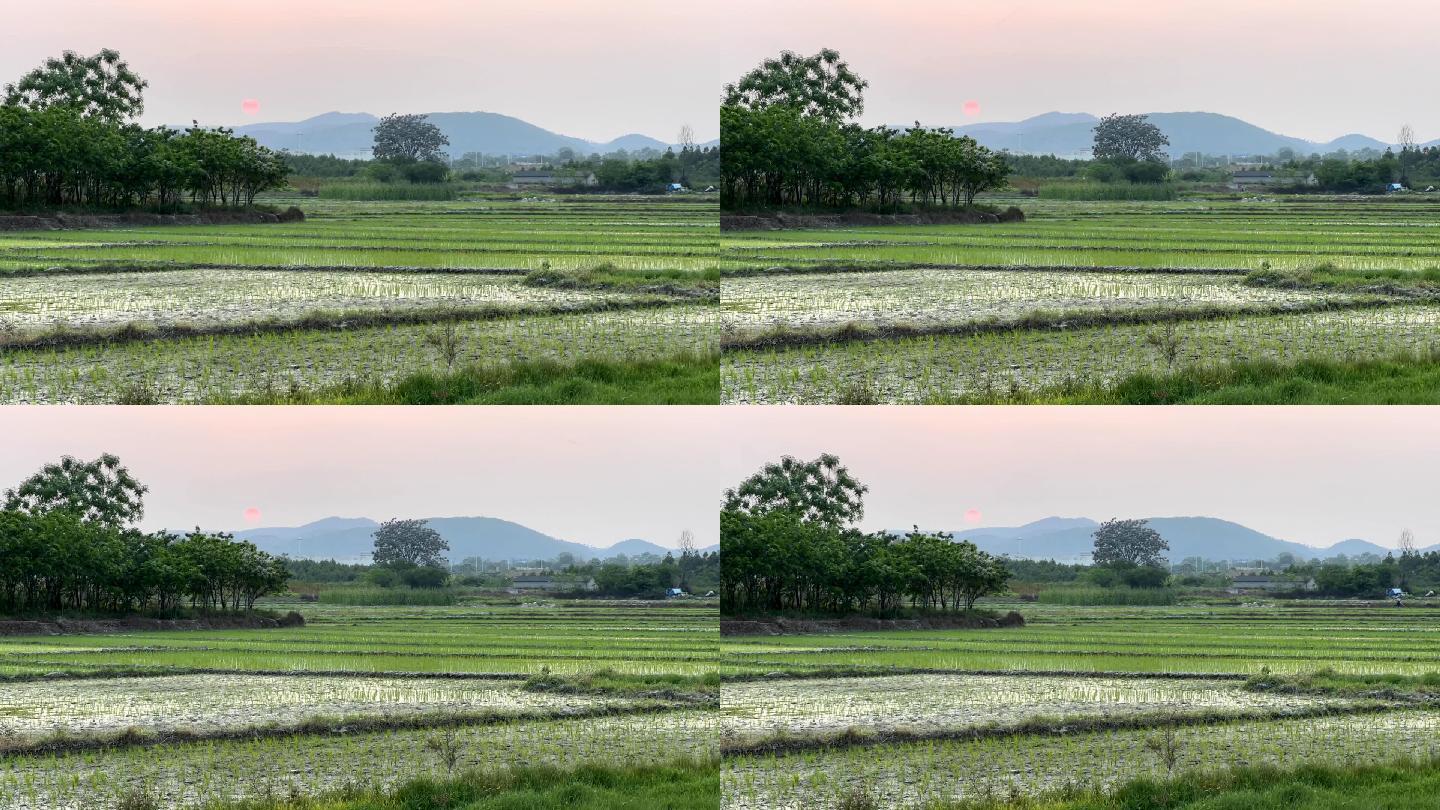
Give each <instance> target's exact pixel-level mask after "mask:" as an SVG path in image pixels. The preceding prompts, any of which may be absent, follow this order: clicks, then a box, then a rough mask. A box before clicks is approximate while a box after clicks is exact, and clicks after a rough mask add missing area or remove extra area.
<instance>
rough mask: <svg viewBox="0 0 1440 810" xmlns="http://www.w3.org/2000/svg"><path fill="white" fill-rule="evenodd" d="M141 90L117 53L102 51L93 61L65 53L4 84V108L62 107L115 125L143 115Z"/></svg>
mask: <svg viewBox="0 0 1440 810" xmlns="http://www.w3.org/2000/svg"><path fill="white" fill-rule="evenodd" d="M147 86H148V83H147V82H146V81H145V80H144V79H142V78H140V77H139V76H137V75H136V74H135V73H134V72H132V71H131V70H130V66H129V65H127V64H126V63H125V61H124V60H122V59H121V58H120V54H119V53H118V52H117V51H114V50H111V49H109V48H105V49H104V50H102V51H100V52H99V53H97V54H95V55H94V56H81V55H79V54H77V53H75V52H74V51H66V52H65V53H64V54H62V55H61V56H60V57H59V58H54V57H52V58H50V59H46V60H45V64H44V65H42V66H41V67H38V68H36V69H34V70H32V71H30V72H29V73H27V74H25V75H24V76H23V77H22V78H21V79H20V80H19V81H17V82H13V83H11V84H7V85H5V104H7V105H14V106H19V107H26V108H28V109H31V110H43V109H47V108H50V107H63V108H66V109H70V110H73V111H74V112H76V113H78V114H79V115H82V116H85V117H87V118H97V119H100V120H102V121H106V122H109V123H119V122H121V121H126V120H129V119H131V118H134V117H135V116H138V115H139V114H140V113H142V112H144V110H145V102H144V100H143V99H142V97H141V95H142V93H143V92H144V90H145V88H146V87H147Z"/></svg>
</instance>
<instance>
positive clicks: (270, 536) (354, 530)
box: [236, 517, 668, 561]
mask: <svg viewBox="0 0 1440 810" xmlns="http://www.w3.org/2000/svg"><path fill="white" fill-rule="evenodd" d="M377 525H379V524H377V523H376V522H375V521H373V520H370V519H369V518H325V519H323V520H317V521H315V522H313V523H308V524H306V525H305V526H293V527H274V528H263V529H247V530H245V531H241V532H236V537H239V538H242V539H245V540H249V541H250V542H252V543H254V544H255V545H257V546H259V547H260V548H261V549H263V550H265V551H268V552H271V553H272V554H289V555H291V556H293V557H308V558H312V559H330V558H334V559H340V560H355V559H359V558H362V557H365V556H367V555H369V553H370V551H371V549H372V548H373V547H374V539H373V538H372V537H371V534H372V533H373V532H374V531H375V527H376V526H377ZM429 525H430V528H432V529H434V530H435V531H437V532H439V533H440V536H441V537H443V538H445V540H446V542H448V543H449V544H450V551H449V552H448V555H447V556H449V558H450V559H451V560H456V561H458V560H462V559H464V558H466V557H484V558H485V559H489V560H515V559H552V558H554V557H556V556H559V555H560V554H562V553H566V552H568V553H570V554H573V555H575V557H576V558H578V559H582V560H589V559H593V558H596V557H602V558H603V557H610V556H613V555H615V554H625V555H627V556H635V555H638V554H644V553H647V552H648V553H651V554H659V555H661V556H663V555H664V554H665V552H666V551H667V550H668V549H666V548H664V547H663V546H659V545H656V544H654V543H651V542H649V541H646V540H640V539H630V540H623V541H621V542H619V543H616V544H615V545H613V546H610V547H609V548H606V549H600V548H595V547H594V546H588V545H585V544H583V543H575V542H572V541H569V540H560V539H558V538H555V537H551V536H550V535H548V534H544V533H542V532H538V531H535V530H534V529H531V528H529V527H527V526H522V525H520V524H519V523H515V522H513V521H509V520H502V519H500V518H492V517H442V518H430V519H429Z"/></svg>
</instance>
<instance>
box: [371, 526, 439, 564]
mask: <svg viewBox="0 0 1440 810" xmlns="http://www.w3.org/2000/svg"><path fill="white" fill-rule="evenodd" d="M425 524H426V521H424V520H415V519H411V520H401V519H399V518H395V519H392V520H387V521H385V522H384V523H382V524H380V528H378V529H376V530H375V531H374V533H372V534H371V537H374V538H375V553H374V555H373V557H372V559H373V560H374V562H375V564H376V565H402V566H403V565H413V566H442V565H444V564H445V561H444V559H443V558H442V557H441V556H440V554H441V552H445V551H449V550H450V544H449V543H447V542H445V538H443V537H441V536H440V533H439V532H437V531H435V530H434V529H432V528H430V527H429V526H427V525H425Z"/></svg>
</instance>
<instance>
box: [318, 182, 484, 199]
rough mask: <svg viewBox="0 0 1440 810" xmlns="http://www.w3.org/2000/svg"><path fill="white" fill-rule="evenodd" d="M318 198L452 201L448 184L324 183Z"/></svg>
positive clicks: (451, 186) (452, 187)
mask: <svg viewBox="0 0 1440 810" xmlns="http://www.w3.org/2000/svg"><path fill="white" fill-rule="evenodd" d="M319 191H320V198H321V199H326V200H453V199H455V193H456V191H455V186H454V185H452V184H450V183H325V184H322V185H321V186H320V189H319Z"/></svg>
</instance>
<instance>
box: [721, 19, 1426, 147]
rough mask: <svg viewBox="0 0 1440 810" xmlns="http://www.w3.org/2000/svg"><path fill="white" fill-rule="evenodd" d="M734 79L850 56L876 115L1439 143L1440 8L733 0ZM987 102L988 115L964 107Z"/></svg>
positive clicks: (896, 120)
mask: <svg viewBox="0 0 1440 810" xmlns="http://www.w3.org/2000/svg"><path fill="white" fill-rule="evenodd" d="M726 8H727V13H726V15H725V17H724V19H723V20H722V26H721V27H720V28H719V29H717V31H716V36H717V37H719V38H720V39H721V40H723V41H725V42H727V43H730V45H729V47H728V48H727V49H726V51H725V55H724V63H725V64H724V70H723V71H722V73H723V74H724V75H725V77H726V78H725V81H733V80H734V79H735V78H738V77H739V76H740V75H741V74H743V73H744V72H745V71H746V70H748V69H750V68H751V67H753V66H754V65H755V64H758V63H759V62H760V60H761V59H763V58H765V57H767V56H771V55H773V54H775V53H778V52H779V51H781V50H783V49H789V50H793V51H798V52H801V53H807V54H808V53H813V52H815V51H817V50H819V49H820V48H822V47H831V48H835V49H837V50H839V51H840V53H841V55H842V56H844V57H845V58H846V59H847V60H848V61H849V62H850V65H851V67H852V68H854V69H855V70H856V71H857V72H859V73H860V75H861V76H863V77H865V78H867V79H869V80H870V84H871V87H870V90H869V92H868V94H867V103H866V114H865V116H864V120H865V121H866V122H868V123H871V124H879V123H888V124H904V123H909V122H911V121H914V120H916V119H919V120H921V121H922V122H924V123H927V124H931V125H936V124H957V123H972V122H977V121H1009V120H1019V119H1021V118H1026V117H1028V116H1031V115H1035V114H1038V113H1043V112H1049V111H1052V110H1059V111H1062V112H1089V113H1093V114H1096V115H1104V114H1106V113H1110V112H1174V111H1185V110H1204V111H1207V112H1217V113H1224V114H1227V115H1233V116H1237V117H1239V118H1243V119H1245V120H1247V121H1249V122H1251V123H1253V124H1256V125H1258V126H1262V127H1265V128H1267V129H1271V130H1275V131H1278V132H1280V133H1281V134H1285V135H1291V136H1296V137H1302V138H1308V139H1311V140H1316V141H1328V140H1331V139H1332V138H1335V137H1338V136H1340V135H1343V134H1347V133H1350V132H1356V131H1359V132H1363V133H1365V134H1368V135H1371V136H1372V137H1375V138H1379V139H1380V140H1383V141H1393V140H1394V138H1395V135H1396V133H1397V132H1398V131H1399V129H1400V126H1401V125H1402V124H1404V123H1406V122H1409V123H1411V124H1412V125H1413V126H1414V127H1415V131H1416V135H1417V136H1418V138H1419V140H1421V141H1425V140H1429V139H1432V138H1440V108H1436V106H1435V105H1433V104H1429V103H1427V102H1425V101H1424V100H1423V94H1420V95H1417V94H1416V88H1417V87H1420V86H1422V85H1423V84H1424V82H1425V81H1426V79H1427V77H1429V76H1431V75H1432V74H1433V62H1434V53H1433V51H1434V49H1433V48H1431V47H1429V46H1427V45H1426V44H1425V43H1424V42H1422V41H1420V40H1418V39H1416V38H1415V37H1413V36H1410V35H1409V34H1410V33H1411V32H1418V31H1433V30H1435V29H1436V28H1437V26H1440V4H1436V3H1434V2H1431V0H1394V1H1393V2H1387V3H1384V4H1380V5H1366V4H1356V3H1352V2H1339V0H1265V2H1253V0H1158V1H1157V0H1085V1H1084V2H1081V1H1080V0H963V1H962V0H906V1H905V2H898V3H875V2H869V0H787V1H786V2H783V3H775V2H770V0H732V1H731V2H729V3H727V4H726ZM969 99H974V100H976V101H978V102H979V103H980V107H981V115H980V116H978V117H976V118H966V117H965V116H963V104H964V103H965V101H966V100H969Z"/></svg>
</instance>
